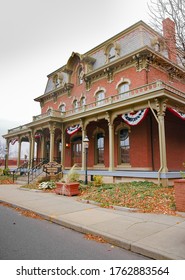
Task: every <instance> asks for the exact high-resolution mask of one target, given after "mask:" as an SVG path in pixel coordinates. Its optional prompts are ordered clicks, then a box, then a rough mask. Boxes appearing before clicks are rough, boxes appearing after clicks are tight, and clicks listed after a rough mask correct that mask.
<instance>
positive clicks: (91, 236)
mask: <svg viewBox="0 0 185 280" xmlns="http://www.w3.org/2000/svg"><path fill="white" fill-rule="evenodd" d="M84 238H85V239H87V240H93V241H96V242H99V243H107V241H105V239H103V238H102V237H101V236H98V235H94V234H90V233H87V234H84Z"/></svg>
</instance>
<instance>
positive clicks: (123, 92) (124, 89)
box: [117, 82, 129, 98]
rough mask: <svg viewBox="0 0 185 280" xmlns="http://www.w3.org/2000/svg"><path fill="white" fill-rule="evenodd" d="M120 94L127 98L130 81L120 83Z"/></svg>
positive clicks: (121, 96)
mask: <svg viewBox="0 0 185 280" xmlns="http://www.w3.org/2000/svg"><path fill="white" fill-rule="evenodd" d="M117 89H118V94H120V98H125V97H128V93H127V92H128V91H129V83H128V82H123V83H121V84H119V85H118V87H117Z"/></svg>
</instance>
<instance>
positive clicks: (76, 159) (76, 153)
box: [72, 137, 82, 167]
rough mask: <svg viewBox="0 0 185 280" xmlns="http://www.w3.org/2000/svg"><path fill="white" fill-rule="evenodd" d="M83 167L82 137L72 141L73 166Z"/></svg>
mask: <svg viewBox="0 0 185 280" xmlns="http://www.w3.org/2000/svg"><path fill="white" fill-rule="evenodd" d="M75 163H76V164H77V165H78V166H80V167H81V166H82V137H78V138H75V139H74V140H73V141H72V165H73V164H75Z"/></svg>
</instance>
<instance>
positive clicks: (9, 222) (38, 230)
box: [0, 205, 148, 260]
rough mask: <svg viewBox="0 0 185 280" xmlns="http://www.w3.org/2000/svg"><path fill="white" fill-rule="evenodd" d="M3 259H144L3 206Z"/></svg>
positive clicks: (0, 249) (0, 211) (0, 235)
mask: <svg viewBox="0 0 185 280" xmlns="http://www.w3.org/2000/svg"><path fill="white" fill-rule="evenodd" d="M0 223H1V226H0V259H1V260H10V259H11V260H20V259H21V260H43V259H46V260H92V259H93V260H101V259H103V260H106V259H107V260H108V259H109V260H111V259H112V260H116V259H119V260H145V259H148V258H147V257H144V256H142V255H139V254H136V253H132V252H130V251H127V250H124V249H121V248H118V247H115V246H112V245H110V244H108V243H98V242H97V241H92V240H87V239H85V238H84V235H83V234H81V233H78V232H75V231H73V230H70V229H67V228H65V227H63V226H60V225H56V224H54V223H51V222H48V221H45V220H39V219H33V218H30V217H25V216H23V215H22V214H20V213H19V212H17V211H15V210H13V209H12V208H8V207H5V206H2V205H1V206H0Z"/></svg>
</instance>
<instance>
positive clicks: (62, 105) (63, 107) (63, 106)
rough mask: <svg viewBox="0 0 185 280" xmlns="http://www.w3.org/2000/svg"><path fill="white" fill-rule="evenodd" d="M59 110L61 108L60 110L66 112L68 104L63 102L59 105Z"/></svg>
mask: <svg viewBox="0 0 185 280" xmlns="http://www.w3.org/2000/svg"><path fill="white" fill-rule="evenodd" d="M59 110H60V112H62V113H64V112H65V111H66V106H65V104H61V105H60V106H59Z"/></svg>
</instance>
